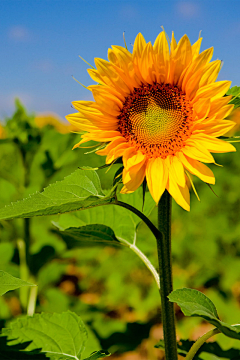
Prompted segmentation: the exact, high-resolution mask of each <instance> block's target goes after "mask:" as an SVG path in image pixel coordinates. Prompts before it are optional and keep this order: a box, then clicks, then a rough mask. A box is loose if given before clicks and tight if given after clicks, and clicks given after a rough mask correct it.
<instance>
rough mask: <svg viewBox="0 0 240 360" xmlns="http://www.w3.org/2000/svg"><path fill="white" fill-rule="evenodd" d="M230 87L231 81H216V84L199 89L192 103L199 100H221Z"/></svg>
mask: <svg viewBox="0 0 240 360" xmlns="http://www.w3.org/2000/svg"><path fill="white" fill-rule="evenodd" d="M230 86H231V81H217V82H216V83H213V84H209V85H206V86H203V87H202V88H200V89H199V90H198V91H197V93H196V96H195V98H194V99H193V102H196V101H197V100H198V99H199V98H210V99H211V101H214V100H216V99H219V98H221V97H222V96H223V95H225V94H226V92H227V91H228V89H229V88H230Z"/></svg>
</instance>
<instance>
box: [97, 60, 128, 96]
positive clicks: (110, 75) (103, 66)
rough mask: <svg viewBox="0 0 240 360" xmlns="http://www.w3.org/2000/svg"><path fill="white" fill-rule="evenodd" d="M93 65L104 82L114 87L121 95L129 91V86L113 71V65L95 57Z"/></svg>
mask: <svg viewBox="0 0 240 360" xmlns="http://www.w3.org/2000/svg"><path fill="white" fill-rule="evenodd" d="M94 60H95V65H96V67H97V71H98V73H99V74H100V76H101V78H102V80H103V81H104V83H105V84H106V85H108V86H110V87H113V88H116V89H117V90H118V91H119V92H121V93H122V94H123V95H124V94H125V93H129V88H128V87H127V86H126V84H125V83H124V81H123V80H122V79H121V78H120V76H119V74H118V73H117V72H116V71H115V68H114V66H113V65H112V64H111V63H109V62H108V61H106V60H103V59H99V58H95V59H94Z"/></svg>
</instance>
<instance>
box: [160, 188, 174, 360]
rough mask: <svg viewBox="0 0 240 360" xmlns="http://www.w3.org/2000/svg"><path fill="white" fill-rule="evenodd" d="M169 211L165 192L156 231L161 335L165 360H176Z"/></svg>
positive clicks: (170, 205) (167, 196)
mask: <svg viewBox="0 0 240 360" xmlns="http://www.w3.org/2000/svg"><path fill="white" fill-rule="evenodd" d="M171 211H172V198H171V196H170V195H169V193H168V191H167V190H165V191H164V193H163V195H162V197H161V199H160V201H159V204H158V229H159V231H160V232H161V234H162V236H159V237H158V238H157V249H158V261H159V275H160V285H161V287H160V295H161V305H162V306H161V308H162V313H161V314H162V323H163V335H164V343H165V357H166V360H177V358H178V356H177V342H176V329H175V316H174V304H173V303H171V302H170V301H169V300H168V295H169V294H170V293H171V292H172V290H173V286H172V258H171Z"/></svg>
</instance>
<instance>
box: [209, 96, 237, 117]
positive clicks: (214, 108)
mask: <svg viewBox="0 0 240 360" xmlns="http://www.w3.org/2000/svg"><path fill="white" fill-rule="evenodd" d="M231 99H232V96H224V97H221V98H219V99H216V100H214V101H212V102H211V107H210V111H209V114H208V116H209V117H210V118H212V117H216V114H217V112H218V111H220V110H221V108H222V107H223V106H225V105H227V104H228V103H229V101H230V100H231Z"/></svg>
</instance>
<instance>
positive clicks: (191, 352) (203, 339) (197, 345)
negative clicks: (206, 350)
mask: <svg viewBox="0 0 240 360" xmlns="http://www.w3.org/2000/svg"><path fill="white" fill-rule="evenodd" d="M220 332H221V331H220V330H218V329H217V328H215V329H213V330H210V331H208V332H207V333H206V334H204V335H203V336H201V337H200V338H199V339H198V340H197V341H196V342H195V343H194V344H193V346H192V347H191V349H190V350H189V352H188V354H187V356H186V358H185V360H192V359H193V358H194V356H195V355H196V353H197V352H198V350H199V349H200V347H201V346H202V345H203V344H204V343H205V342H206V341H207V340H208V339H210V338H211V337H212V336H214V335H217V334H219V333H220Z"/></svg>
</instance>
